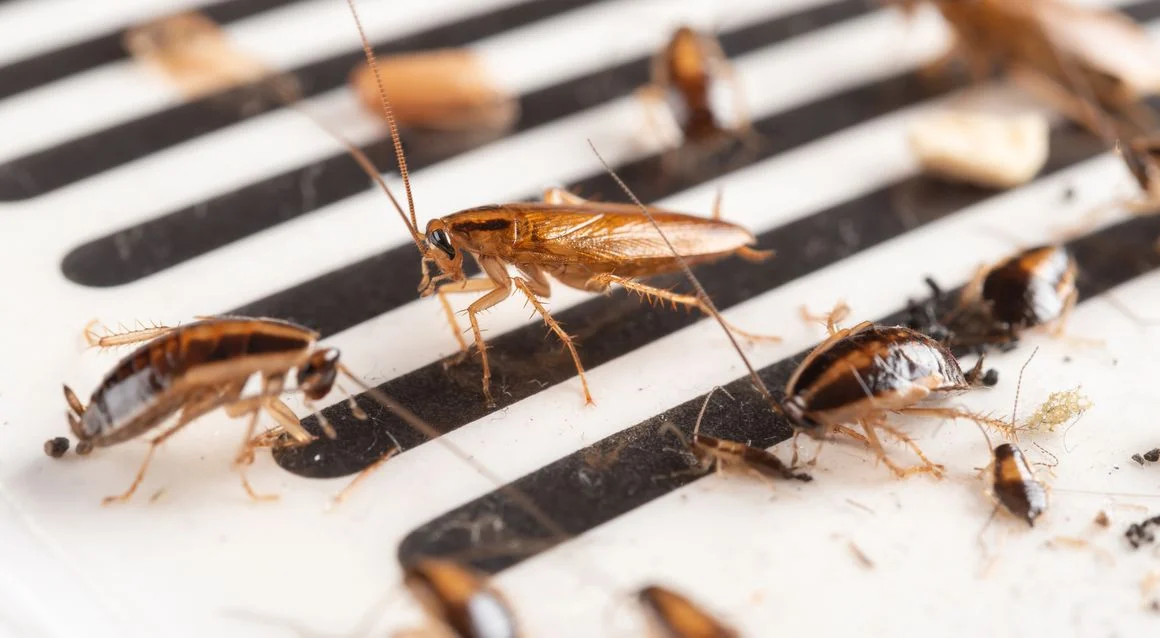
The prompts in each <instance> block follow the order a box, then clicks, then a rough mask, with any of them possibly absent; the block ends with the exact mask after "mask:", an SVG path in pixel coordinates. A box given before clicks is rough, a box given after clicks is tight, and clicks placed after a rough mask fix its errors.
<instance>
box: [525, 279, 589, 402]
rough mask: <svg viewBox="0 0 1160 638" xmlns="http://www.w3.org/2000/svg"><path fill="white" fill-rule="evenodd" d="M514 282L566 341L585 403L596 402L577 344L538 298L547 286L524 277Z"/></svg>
mask: <svg viewBox="0 0 1160 638" xmlns="http://www.w3.org/2000/svg"><path fill="white" fill-rule="evenodd" d="M512 283H513V284H515V287H516V288H518V289H519V291H520V292H522V293H524V296H525V297H527V298H528V301H529V302H530V303H531V304H532V307H533V308H535V309H536V312H538V313H540V316H541V317H543V318H544V324H545V325H547V326H548V329H549V330H551V331H552V332H554V333H556V336H557V337H559V338H560V341H561V342H563V343H564V347H566V348H568V352H569V353H570V354H571V355H572V363H574V364H575V365H576V372H577V373H579V375H580V385H581V386H582V387H583V388H584V404H585V405H593V404H595V401H593V400H592V394H591V393H590V392H589V391H588V378H587V377H586V376H585V375H584V365H583V364H581V363H580V354H579V353H578V352H576V344H574V343H573V342H572V337H570V336H568V333H567V332H564V328H563V327H561V326H560V322H558V321H556V318H555V317H553V316H552V313H550V312H548V309H547V308H545V307H544V305H543V304H541V303H540V300H539V299H538V298H537V295H542V296H547V292H548V290H547V287H546V286H544V285H543V284H542V283H539V282H532V281H529V280H527V279H524V278H523V277H513V278H512ZM534 285H535V286H536V287H537V288H538V289H539V290H538V292H537V291H535V290H533V288H532V286H534Z"/></svg>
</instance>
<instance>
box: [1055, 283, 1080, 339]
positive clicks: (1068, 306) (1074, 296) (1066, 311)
mask: <svg viewBox="0 0 1160 638" xmlns="http://www.w3.org/2000/svg"><path fill="white" fill-rule="evenodd" d="M1078 300H1079V291H1078V290H1075V291H1072V293H1071V294H1070V295H1068V296H1067V300H1066V301H1064V302H1063V310H1061V311H1060V313H1059V317H1057V318H1056V319H1055V321H1053V322H1052V323H1053V324H1054V325H1052V326H1051V336H1053V337H1062V336H1063V331H1064V330H1066V329H1067V320H1068V319H1070V318H1071V313H1072V311H1073V310H1075V304H1076V302H1077V301H1078Z"/></svg>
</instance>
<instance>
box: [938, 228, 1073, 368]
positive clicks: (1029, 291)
mask: <svg viewBox="0 0 1160 638" xmlns="http://www.w3.org/2000/svg"><path fill="white" fill-rule="evenodd" d="M1077 272H1078V267H1077V265H1076V261H1075V258H1074V257H1072V255H1071V253H1070V252H1069V251H1068V250H1067V248H1066V247H1064V246H1063V245H1060V244H1056V245H1047V246H1036V247H1034V248H1029V249H1027V250H1024V251H1022V252H1019V253H1017V254H1015V255H1013V256H1011V257H1008V258H1007V259H1004V260H1003V261H1000V262H999V263H997V264H995V265H993V266H990V267H988V268H982V269H980V270H979V272H978V274H977V275H976V276H975V277H974V279H972V280H971V282H970V283H968V284H967V285H966V287H964V288H963V292H962V295H961V296H960V299H959V306H958V308H956V309H955V310H954V311H952V313H951V316H950V317H948V318H947V319H945V320H944V323H945V324H946V325H947V326H948V327H949V328H950V330H951V332H952V334H953V337H952V338H951V343H952V344H953V345H955V346H964V345H965V346H973V345H980V344H982V345H997V344H1004V343H1008V342H1013V341H1015V340H1016V339H1018V337H1019V335H1020V334H1021V333H1023V332H1024V331H1026V330H1027V329H1029V328H1033V327H1037V326H1046V325H1051V326H1052V330H1053V333H1054V334H1055V335H1057V336H1058V335H1060V334H1062V332H1063V329H1064V327H1065V326H1066V323H1067V318H1068V316H1069V315H1070V314H1071V311H1072V310H1073V309H1074V308H1075V304H1076V302H1077V301H1078V299H1079V290H1078V289H1077V288H1076V284H1075V281H1076V275H1077Z"/></svg>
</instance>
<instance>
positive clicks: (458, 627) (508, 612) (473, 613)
mask: <svg viewBox="0 0 1160 638" xmlns="http://www.w3.org/2000/svg"><path fill="white" fill-rule="evenodd" d="M403 582H404V583H405V584H406V585H407V588H408V589H410V590H411V592H412V594H413V595H414V596H415V597H416V598H417V599H418V600H419V602H420V603H421V604H422V605H423V608H424V609H425V610H427V612H428V613H429V614H430V615H431V616H432V617H433V618H434V619H436V620H438V621H439V622H440V623H441V624H442V625H443V626H444V627H445V628H446V629H447V630H450V631H452V632H454V635H456V636H459V637H460V638H516V637H517V636H520V635H522V634H521V632H520V629H519V623H518V621H517V619H516V615H515V613H514V612H513V611H512V608H511V606H510V605H509V604H508V602H507V601H506V600H505V599H504V597H503V594H501V593H500V592H499V591H498V590H497V589H495V588H494V587H492V586H491V585H490V584H489V583H488V581H487V578H486V577H485V576H483V575H482V574H480V573H477V572H476V571H474V570H472V569H469V568H467V567H465V566H463V565H460V564H459V563H456V562H452V561H449V560H443V559H435V558H422V559H418V560H416V561H415V562H413V563H412V564H411V565H409V566H407V567H406V568H405V569H404V576H403Z"/></svg>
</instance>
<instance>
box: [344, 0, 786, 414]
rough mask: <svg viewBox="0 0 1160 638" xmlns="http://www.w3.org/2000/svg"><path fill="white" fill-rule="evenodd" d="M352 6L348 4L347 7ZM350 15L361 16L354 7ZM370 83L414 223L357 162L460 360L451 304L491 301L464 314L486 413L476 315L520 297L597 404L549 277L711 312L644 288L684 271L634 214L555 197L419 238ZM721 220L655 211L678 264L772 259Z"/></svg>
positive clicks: (464, 219)
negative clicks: (388, 208) (415, 253)
mask: <svg viewBox="0 0 1160 638" xmlns="http://www.w3.org/2000/svg"><path fill="white" fill-rule="evenodd" d="M351 2H352V0H348V3H351ZM351 8H352V9H353V8H354V6H353V4H351ZM355 22H356V25H357V26H358V30H359V37H360V38H361V40H362V44H363V49H364V52H365V53H366V57H367V64H368V65H370V67H371V68H372V69H375V68H377V67H376V64H375V54H374V51H372V50H371V47H370V43H369V42H368V41H367V39H366V35H365V34H364V33H363V30H362V25H361V23H360V22H359V21H358V17H357V14H355ZM373 75H374V77H375V81H376V83H377V85H378V86H377V88H378V89H379V93H380V97H381V102H382V106H383V111H384V114H385V115H386V118H387V124H388V127H389V128H390V131H391V138H392V139H393V140H394V142H395V152H396V156H397V159H398V164H399V173H400V176H401V177H402V180H403V186H404V189H405V190H406V194H407V205H408V210H409V213H410V215H409V217H408V215H407V214H406V213H404V212H403V209H402V207H401V206H400V205H399V204H398V201H397V200H396V199H395V198H394V196H393V195H392V194H391V192H390V190H389V188H387V186H386V183H385V182H383V181H382V178H381V176H380V175H379V174H378V172H377V170H376V169H374V166H373V164H372V163H371V162H370V161H369V160H368V159H367V158H366V156H365V155H364V154H362V153H361V152H358V151H357V149H352V152H354V153H355V155H356V159H358V160H359V163H360V165H362V166H363V168H364V169H366V170H367V174H368V175H369V176H370V177H371V178H372V179H374V180H375V181H376V182H377V183H378V184H379V185H380V187H381V188H382V189H383V190H384V191H385V192H387V195H388V196H389V197H390V200H391V202H392V203H393V204H394V205H395V209H396V211H397V212H398V213H399V215H400V217H402V218H403V221H404V223H405V224H406V225H407V228H408V230H409V231H410V233H411V237H412V239H413V241H414V242H415V246H416V247H417V248H418V249H419V252H420V254H421V255H422V266H423V277H422V280H421V281H420V283H419V293H420V295H422V296H428V295H432V294H434V295H436V296H438V297H439V300H440V303H441V304H442V306H443V309H444V311H445V313H446V315H447V320H448V323H450V324H451V326H452V328H453V332H454V335H455V337H456V339H457V340H458V341H459V345H460V349H461V351H462V353H463V354H466V353H467V351H468V345H467V342H466V340H464V339H463V336H462V335H461V334H460V332H461V330H460V328H459V323H458V321H457V320H456V318H455V313H454V312H453V311H452V309H451V304H450V302H449V301H448V300H447V295H448V294H451V293H480V292H483V293H486V294H484V295H483V296H482V297H480V298H479V299H476V300H475V301H474V302H472V303H471V305H469V306H468V307H467V317H468V320H469V321H470V322H471V330H472V334H473V336H474V339H475V346H476V348H477V349H478V351H479V353H480V360H481V363H482V367H483V394H484V398H485V399H486V401H487V403H488V405H494V404H495V401H494V400H493V398H492V395H491V368H490V366H489V364H488V359H487V349H486V347H485V344H484V339H483V333H482V332H481V330H480V327H479V320H478V318H477V317H478V315H479V313H481V312H483V311H484V310H487V309H488V308H490V307H492V306H494V305H496V304H498V303H500V302H501V301H503V300H504V299H507V298H508V297H510V296H511V295H512V292H513V289H515V290H518V291H519V292H520V293H521V294H522V295H523V296H525V297H526V298H527V299H528V302H529V303H531V305H532V307H533V308H535V310H536V312H538V313H539V314H540V315H541V317H542V318H543V320H544V323H545V324H547V326H548V328H549V329H550V330H551V331H552V332H553V333H555V334H556V336H557V337H559V339H560V340H561V341H562V342H563V343H564V345H565V346H566V347H567V348H568V351H569V353H570V354H571V356H572V360H573V362H574V363H575V365H576V370H577V371H578V372H579V375H580V382H581V385H582V387H583V390H584V399H585V402H587V403H591V402H592V395H591V393H590V392H589V390H588V381H587V379H586V378H585V375H584V367H583V365H582V364H581V363H580V356H579V354H578V353H577V352H576V347H575V345H574V344H573V343H572V338H571V337H570V336H568V333H566V332H564V329H563V328H562V327H561V326H560V324H559V323H558V322H557V321H556V320H555V319H554V318H553V317H552V315H551V313H549V312H548V310H547V308H545V307H544V305H543V304H542V303H541V300H543V299H546V298H547V297H548V296H549V295H550V294H551V287H550V284H549V282H548V276H551V277H552V278H554V279H556V280H557V281H559V282H560V283H561V284H563V285H565V286H569V287H572V288H577V289H580V290H586V291H589V292H605V291H607V290H609V289H610V288H611V287H612V286H613V285H619V286H621V287H622V288H624V289H626V290H629V291H631V292H634V293H637V294H639V295H641V296H642V297H644V298H646V299H654V300H657V301H661V302H668V303H671V304H673V305H674V306H675V305H684V306H688V307H694V308H701V309H702V310H704V309H705V308H704V304H703V302H702V301H701V299H700V298H699V297H696V296H693V295H683V294H678V293H674V292H672V291H669V290H664V289H661V288H656V287H654V286H650V285H648V284H644V283H641V282H640V281H639V279H640V278H642V277H650V276H653V275H660V274H664V273H669V272H673V271H675V270H678V269H679V265H678V263H677V261H676V260H675V259H674V257H673V255H672V254H670V253H669V251H668V249H667V247H666V243H664V242H662V241H660V238H659V237H658V236H657V235H656V234H655V233H654V232H652V230H651V228H650V227H649V224H650V222H649V220H648V219H647V218H644V217H642V216H641V215H640V214H639V212H638V210H637V208H636V206H633V205H629V204H609V203H597V202H589V201H586V200H584V199H581V198H580V197H578V196H576V195H573V194H571V193H568V192H567V191H564V190H561V189H552V190H549V191H548V192H547V193H546V194H545V197H544V201H543V202H542V203H526V202H518V203H512V204H500V205H491V206H481V207H478V208H472V209H468V210H464V211H460V212H457V213H453V214H451V215H448V216H446V217H441V218H436V219H432V220H431V221H430V222H429V223H428V224H427V229H426V233H425V234H420V233H419V230H418V228H419V224H418V220H417V218H416V214H415V205H414V199H413V197H412V195H411V185H410V178H409V177H408V173H407V162H406V157H405V156H404V153H403V147H402V143H401V142H400V141H399V135H398V128H397V125H396V122H395V116H394V111H393V109H392V107H391V103H390V101H389V100H388V99H387V95H386V90H385V88H384V84H383V82H382V79H381V77H380V76H379V74H378V73H377V72H376V73H374V74H373ZM719 212H720V209H719V207H718V208H717V210H715V211H714V215H713V218H712V219H705V218H702V217H695V216H692V215H685V214H682V213H675V212H670V211H663V210H659V209H652V210H651V211H650V213H651V214H652V215H653V217H654V218H655V219H656V220H657V222H659V223H660V224H661V225H662V226H663V227H664V228H665V230H666V232H667V233H668V234H669V235H671V236H672V237H673V238H674V240H675V242H676V243H677V245H679V246H680V249H679V251H680V254H679V256H680V257H682V258H684V259H685V260H687V261H689V262H691V263H703V262H708V261H714V260H718V259H722V258H725V257H728V256H732V255H736V256H739V257H742V258H745V259H751V260H762V259H766V258H767V257H769V253H764V252H760V251H757V250H754V249H753V248H750V245H752V244H753V243H754V241H755V239H754V236H753V234H752V233H751V232H749V231H748V230H746V229H745V228H742V227H741V226H738V225H736V224H731V223H729V222H726V221H722V220H721V219H720V218H719ZM465 255H469V256H470V257H471V258H472V259H474V260H475V261H476V262H477V263H478V264H479V267H480V269H481V270H482V271H483V276H482V277H477V278H473V279H468V278H467V276H466V274H465V273H464V271H463V262H464V257H465ZM429 264H434V265H435V266H436V267H437V268H438V269H439V273H438V274H436V275H434V276H432V275H431V273H430V270H429V268H428V266H429ZM509 268H515V270H516V271H518V274H515V275H513V274H511V273H509V271H508V269H509ZM750 336H752V337H753V338H758V339H761V338H763V337H757V336H753V335H750Z"/></svg>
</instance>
